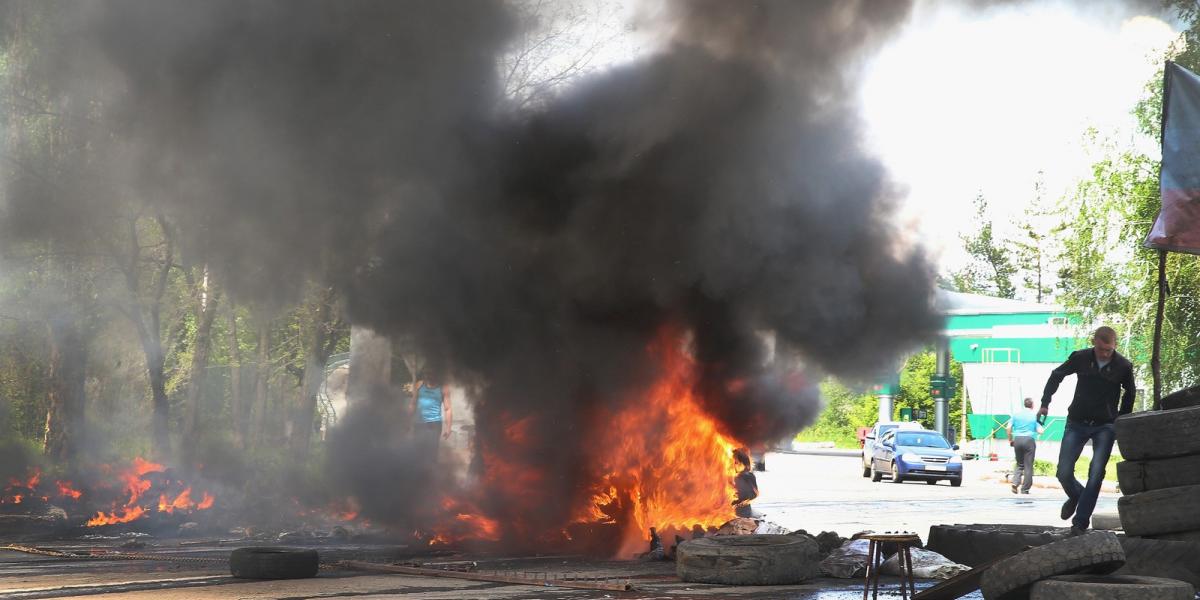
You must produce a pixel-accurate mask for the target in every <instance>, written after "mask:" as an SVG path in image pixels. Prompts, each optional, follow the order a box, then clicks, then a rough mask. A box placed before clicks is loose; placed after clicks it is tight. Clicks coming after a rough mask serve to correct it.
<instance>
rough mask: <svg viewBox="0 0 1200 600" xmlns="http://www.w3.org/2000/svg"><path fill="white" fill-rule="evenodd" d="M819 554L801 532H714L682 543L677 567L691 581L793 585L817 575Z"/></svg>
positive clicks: (676, 556)
mask: <svg viewBox="0 0 1200 600" xmlns="http://www.w3.org/2000/svg"><path fill="white" fill-rule="evenodd" d="M819 554H820V550H819V548H818V547H817V543H816V542H814V541H813V540H812V539H811V538H809V537H806V536H802V535H797V536H791V535H729V536H715V537H706V538H700V539H696V540H688V541H686V542H683V543H682V544H680V545H679V548H678V549H676V551H675V570H676V573H677V574H678V575H679V578H680V579H682V580H683V581H687V582H690V583H720V584H725V585H790V584H795V583H800V582H802V581H806V580H809V579H812V578H814V577H816V576H817V574H818V572H819V567H818V563H819V561H820V558H819Z"/></svg>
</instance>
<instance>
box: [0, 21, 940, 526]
mask: <svg viewBox="0 0 1200 600" xmlns="http://www.w3.org/2000/svg"><path fill="white" fill-rule="evenodd" d="M71 8H72V9H73V10H71V11H64V12H65V13H67V14H64V16H63V17H62V18H63V19H64V22H66V23H68V26H65V27H63V28H62V30H61V33H60V35H61V39H59V40H58V42H57V47H58V48H59V49H60V52H58V53H57V54H56V55H55V56H53V57H50V58H48V59H47V60H49V61H51V62H52V64H53V67H54V69H53V70H52V72H55V73H62V74H65V75H66V76H63V77H60V78H59V79H58V80H57V81H56V82H55V84H54V86H55V88H56V89H58V90H59V91H60V93H61V94H62V95H63V96H64V97H67V98H92V99H97V100H98V106H100V107H101V108H99V109H97V110H98V111H99V114H98V115H96V118H97V122H98V124H99V125H98V127H99V128H100V129H102V130H103V133H104V135H103V136H98V140H101V141H98V142H97V143H99V144H101V145H102V147H103V149H104V151H103V152H102V153H101V155H102V156H103V164H102V165H101V166H100V167H98V168H101V169H103V170H105V171H106V172H107V173H108V174H109V177H107V178H105V181H106V182H107V183H106V185H105V186H102V187H98V188H96V189H91V190H88V195H89V198H91V200H89V202H97V201H98V200H96V199H97V198H101V199H103V198H113V199H116V198H126V197H128V195H130V194H132V195H135V196H136V197H139V198H142V199H144V200H145V202H147V203H152V204H154V205H156V206H160V207H162V209H163V210H165V211H167V212H168V213H169V214H170V215H172V216H173V217H175V218H177V219H178V220H179V222H181V223H184V224H186V226H185V228H184V229H185V232H184V233H185V235H186V236H187V240H186V242H187V243H188V244H189V251H190V252H192V253H193V254H194V255H197V256H203V257H204V258H205V260H207V261H208V262H209V263H210V264H211V265H212V266H213V269H214V270H216V271H217V272H218V274H219V275H220V276H221V277H223V280H224V281H227V282H228V285H229V288H230V290H231V293H232V294H234V295H235V296H237V297H239V298H240V299H242V300H244V301H245V300H250V301H254V302H258V303H265V304H273V305H283V304H285V303H286V302H288V301H290V300H293V299H294V298H295V297H296V295H297V294H298V290H299V289H300V288H301V287H302V284H303V283H304V282H305V281H311V280H319V281H324V282H329V283H332V284H334V285H336V286H337V287H338V289H339V290H340V291H341V292H342V294H343V297H344V299H345V308H346V310H347V312H348V314H349V316H350V318H351V319H352V321H353V322H355V323H357V324H362V325H366V326H369V327H371V328H373V329H375V330H376V331H380V332H384V333H388V334H396V335H401V334H402V335H406V336H411V337H412V339H415V340H416V343H417V346H418V347H419V348H421V350H422V352H424V353H425V354H426V355H427V356H428V357H429V359H430V360H431V361H434V362H435V363H437V364H439V365H441V366H443V367H444V368H445V369H446V370H447V371H448V372H449V373H450V374H451V375H452V378H453V379H456V380H458V381H461V382H466V383H468V384H469V385H470V386H471V387H472V388H473V389H476V390H478V392H477V393H476V394H475V395H474V408H475V412H476V427H477V439H476V447H477V449H482V450H489V449H490V450H491V451H492V452H494V453H496V455H497V456H498V458H500V459H503V460H504V461H506V463H511V464H516V465H521V466H523V467H524V468H526V469H529V470H533V471H536V472H537V473H538V476H537V477H536V478H533V479H530V480H529V481H528V482H526V483H525V484H524V485H526V487H527V488H528V489H526V490H525V491H524V493H520V494H514V493H507V494H504V493H497V494H494V495H493V496H492V497H493V500H494V502H493V505H492V506H489V507H488V511H489V512H490V514H493V515H496V516H498V517H501V520H502V521H503V522H516V521H520V522H522V523H526V524H528V525H529V527H528V531H544V530H548V529H553V528H555V527H557V526H560V525H561V524H563V523H564V520H565V519H566V518H567V516H568V513H569V511H570V507H571V505H572V503H573V502H574V501H576V500H577V499H578V496H579V495H580V494H581V493H583V491H582V490H583V489H584V487H585V485H586V483H588V481H589V480H590V478H591V477H593V476H594V473H590V472H589V464H590V463H589V456H590V452H591V450H592V449H589V448H586V447H583V445H582V443H581V440H583V439H584V438H585V437H586V435H585V434H586V433H587V432H588V431H589V430H591V429H592V428H594V427H595V426H597V424H596V423H595V418H596V415H597V414H600V413H601V412H603V409H610V408H615V407H616V406H618V405H619V404H621V403H623V402H626V401H628V399H629V398H631V397H636V394H637V392H638V390H639V389H644V388H645V387H646V386H647V385H648V384H649V382H651V381H652V380H654V378H655V377H656V376H657V375H658V367H659V365H657V364H655V363H654V362H653V361H651V360H649V359H648V353H647V352H648V348H650V347H651V346H652V345H653V343H654V342H655V340H656V339H658V337H659V336H661V335H662V334H663V332H664V331H673V332H677V333H678V339H679V340H680V341H681V342H682V341H683V340H684V339H688V340H690V344H691V352H692V354H693V355H694V357H695V358H696V360H697V364H698V369H699V373H698V379H697V384H696V385H697V390H696V391H697V392H698V396H699V397H700V398H701V399H702V402H703V403H704V405H705V408H706V409H707V410H708V411H710V412H711V413H712V414H713V415H715V416H716V417H718V418H719V420H720V422H721V423H722V424H723V426H724V427H725V429H726V433H727V434H729V435H731V436H733V437H735V438H737V439H739V440H741V441H743V442H745V443H756V442H765V441H770V440H775V439H779V438H781V437H783V436H786V435H788V434H791V433H793V432H795V431H797V430H798V429H800V428H802V427H804V426H806V425H807V424H809V423H810V422H811V420H812V419H813V418H814V417H815V414H816V412H817V410H818V408H819V401H818V399H817V394H816V386H815V383H816V380H817V379H818V378H819V377H821V376H822V374H825V373H832V374H837V375H841V376H848V377H870V376H872V375H874V374H876V373H878V372H880V371H882V370H885V369H887V368H888V367H891V366H893V362H894V360H895V359H896V357H897V356H899V355H900V354H901V353H903V352H904V351H906V350H909V349H911V348H912V347H913V346H914V345H916V344H919V343H920V342H921V341H922V340H925V339H927V338H928V337H929V336H930V335H931V334H932V333H933V332H934V331H935V329H936V326H937V323H938V319H937V318H936V316H935V314H934V312H933V310H932V291H933V279H932V274H933V269H932V267H931V265H930V264H929V263H928V262H927V261H926V259H925V257H924V256H922V254H921V253H920V252H919V251H918V250H916V249H914V248H913V247H912V246H911V245H910V244H909V243H907V242H906V241H905V240H904V239H903V238H902V236H901V235H900V233H901V232H900V231H898V229H897V227H896V225H895V224H894V223H893V222H892V220H891V215H892V212H893V208H894V205H895V203H896V201H897V199H898V196H899V193H898V191H897V189H896V188H895V187H894V186H893V185H892V184H891V182H890V181H889V179H888V176H887V174H886V173H885V172H884V170H883V168H882V167H881V165H880V163H879V161H878V160H876V159H875V158H873V157H871V156H870V155H868V154H867V153H865V152H864V151H863V149H862V147H861V136H862V131H861V125H860V123H859V121H858V117H857V116H856V115H857V107H856V105H855V102H854V100H853V90H854V85H853V77H854V76H855V73H856V67H857V65H858V63H859V62H860V61H861V60H863V59H864V58H865V57H867V56H869V53H870V52H871V51H872V50H874V49H875V48H876V47H877V45H878V44H879V43H880V42H881V41H882V40H884V39H885V38H886V35H887V34H888V32H889V31H891V30H892V29H893V28H895V27H896V26H897V25H899V24H900V23H902V22H903V21H904V20H905V19H906V18H907V16H908V13H909V9H910V6H909V3H908V2H905V1H888V2H842V1H832V0H831V1H828V2H787V1H771V2H767V1H762V2H718V1H692V2H679V3H675V4H670V5H668V9H667V10H666V12H665V13H663V14H659V15H656V16H653V17H648V19H649V21H648V22H649V23H650V24H648V25H646V26H648V27H655V28H658V29H659V30H661V31H662V32H663V33H662V36H663V37H664V38H667V41H666V42H664V43H663V44H662V47H661V48H660V49H659V50H657V51H655V52H653V53H652V54H650V55H649V56H645V57H643V58H641V59H639V60H637V61H636V62H632V63H628V64H622V65H618V66H613V67H611V68H609V69H607V70H605V71H603V72H600V73H598V74H595V75H593V76H590V77H588V78H586V79H584V80H581V81H578V82H576V83H575V84H573V85H571V86H570V87H568V88H566V89H564V90H563V91H562V93H561V95H560V96H559V97H557V98H556V99H555V100H554V101H552V102H550V103H549V105H548V106H545V107H543V108H539V109H538V110H537V111H536V112H534V113H516V112H514V111H512V110H510V109H509V108H508V106H509V104H508V103H507V101H506V99H505V98H504V97H503V96H502V93H501V89H500V86H499V85H498V79H497V74H496V60H497V57H498V56H499V55H500V54H501V53H502V52H504V51H506V45H507V43H508V41H509V40H510V39H512V35H513V33H514V31H513V28H514V23H516V22H517V21H516V20H515V19H513V18H512V16H511V15H510V13H509V10H508V8H507V7H506V6H505V5H504V4H502V3H498V2H483V1H470V2H466V1H462V2H460V1H445V0H438V1H434V0H430V1H421V2H417V1H408V2H400V1H390V0H389V1H367V0H364V1H350V2H327V1H314V0H287V1H277V0H257V1H255V2H243V1H230V0H209V1H205V2H190V1H168V0H155V1H144V0H104V1H96V2H89V3H85V4H78V5H76V4H72V5H71ZM12 204H13V205H14V207H13V211H12V212H13V214H17V215H19V214H23V212H22V210H21V207H20V206H19V204H20V199H19V198H16V199H14V200H13V201H12ZM24 208H25V209H26V212H28V213H31V214H35V215H36V214H37V210H36V207H34V206H26V207H24ZM48 221H49V222H54V223H61V220H59V221H56V220H54V219H49V220H48ZM38 222H43V221H39V220H38V219H29V220H28V221H27V222H26V225H28V223H38ZM26 230H27V231H28V230H29V229H28V227H26ZM771 358H774V360H770V359H771ZM371 404H372V406H371V408H370V409H369V411H372V412H371V413H370V414H375V413H374V412H373V411H386V410H387V409H386V407H387V406H389V405H392V406H394V405H395V404H396V400H395V399H387V398H377V399H374V400H372V403H371ZM362 414H363V415H366V414H368V412H367V410H364V412H363V413H362ZM522 419H530V421H528V422H529V423H532V426H531V427H530V431H531V432H532V434H531V436H530V439H529V440H528V441H527V443H524V444H523V445H521V446H520V447H519V448H514V447H513V446H512V445H511V444H509V443H506V441H505V435H506V433H505V427H506V426H507V425H510V424H512V423H514V422H517V421H521V420H522ZM384 423H387V420H386V417H383V416H380V418H371V417H365V416H364V417H363V418H355V417H354V416H353V415H351V416H349V417H348V420H347V423H346V424H345V426H344V427H343V429H342V431H340V432H338V433H337V434H336V435H337V436H339V437H338V438H337V439H335V440H334V443H333V444H332V452H333V455H334V458H335V462H336V463H337V464H341V465H343V468H342V469H341V470H340V472H341V473H342V475H343V476H345V477H346V479H347V484H348V485H349V489H350V491H352V492H353V493H355V494H356V495H357V496H359V497H360V498H364V497H365V498H370V499H371V500H370V501H369V502H368V503H367V504H366V505H365V506H364V508H365V509H366V511H367V515H368V516H371V517H374V518H376V519H383V520H389V519H390V520H393V521H395V520H398V517H402V516H404V515H405V513H412V512H413V511H415V510H416V507H415V504H418V503H422V502H426V501H429V500H436V497H437V494H436V493H434V491H433V488H435V487H436V486H435V484H433V483H430V481H429V480H428V479H425V478H426V477H428V476H429V471H430V469H429V467H428V464H429V462H430V461H429V460H427V457H420V456H414V453H413V451H412V450H411V448H409V447H407V446H406V445H405V444H403V443H398V442H394V441H393V440H390V439H388V432H389V431H392V430H393V428H391V427H382V426H381V425H382V424H384ZM402 427H403V424H402V423H400V422H397V423H396V427H395V428H396V429H399V428H402ZM361 458H369V463H364V462H362V461H360V460H359V459H361ZM355 461H358V462H355ZM483 462H484V463H485V464H482V466H480V470H481V472H485V473H486V472H487V470H488V468H489V465H488V464H486V460H484V461H483ZM349 464H360V465H373V466H377V467H378V468H369V467H366V466H364V468H363V469H349V468H345V467H344V465H349ZM381 481H383V483H381ZM418 489H419V490H421V493H420V494H419V495H418V496H419V498H418V499H416V500H414V499H413V493H412V490H418ZM398 513H399V514H398Z"/></svg>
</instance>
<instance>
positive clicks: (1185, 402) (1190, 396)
mask: <svg viewBox="0 0 1200 600" xmlns="http://www.w3.org/2000/svg"><path fill="white" fill-rule="evenodd" d="M1158 406H1159V408H1162V409H1164V410H1170V409H1173V408H1187V407H1189V406H1200V385H1193V386H1192V387H1189V388H1183V389H1182V390H1178V391H1174V392H1171V393H1170V394H1167V395H1166V396H1163V397H1162V400H1160V401H1159V402H1158Z"/></svg>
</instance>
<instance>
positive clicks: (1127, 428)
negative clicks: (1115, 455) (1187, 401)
mask: <svg viewBox="0 0 1200 600" xmlns="http://www.w3.org/2000/svg"><path fill="white" fill-rule="evenodd" d="M1117 443H1118V444H1120V446H1121V456H1123V457H1125V459H1126V460H1143V459H1147V458H1172V457H1176V456H1187V455H1189V454H1200V406H1192V407H1189V408H1176V409H1174V410H1149V411H1145V412H1139V413H1133V414H1129V415H1125V416H1123V417H1120V418H1118V419H1117Z"/></svg>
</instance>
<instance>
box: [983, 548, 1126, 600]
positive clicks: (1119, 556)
mask: <svg viewBox="0 0 1200 600" xmlns="http://www.w3.org/2000/svg"><path fill="white" fill-rule="evenodd" d="M1123 564H1125V551H1124V550H1123V549H1122V548H1121V542H1120V541H1119V540H1118V539H1117V536H1116V534H1114V533H1111V532H1108V531H1092V532H1089V533H1085V534H1083V535H1080V536H1075V537H1069V538H1067V539H1064V540H1059V541H1057V542H1052V543H1049V544H1046V545H1045V546H1039V547H1037V548H1033V549H1031V550H1028V551H1026V552H1022V553H1020V554H1018V555H1016V556H1013V557H1011V558H1007V559H1004V560H1002V561H1000V562H998V563H996V564H995V565H994V566H993V567H992V568H990V569H988V570H987V571H986V572H984V574H983V579H982V580H981V581H980V586H979V587H980V590H982V591H983V597H984V598H985V599H986V600H1018V599H1022V598H1025V597H1027V595H1028V593H1029V587H1030V586H1031V585H1033V584H1035V583H1037V582H1039V581H1041V580H1043V579H1047V578H1050V577H1055V576H1058V575H1074V574H1077V573H1098V574H1105V573H1111V572H1112V571H1115V570H1117V569H1119V568H1120V567H1121V565H1123Z"/></svg>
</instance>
